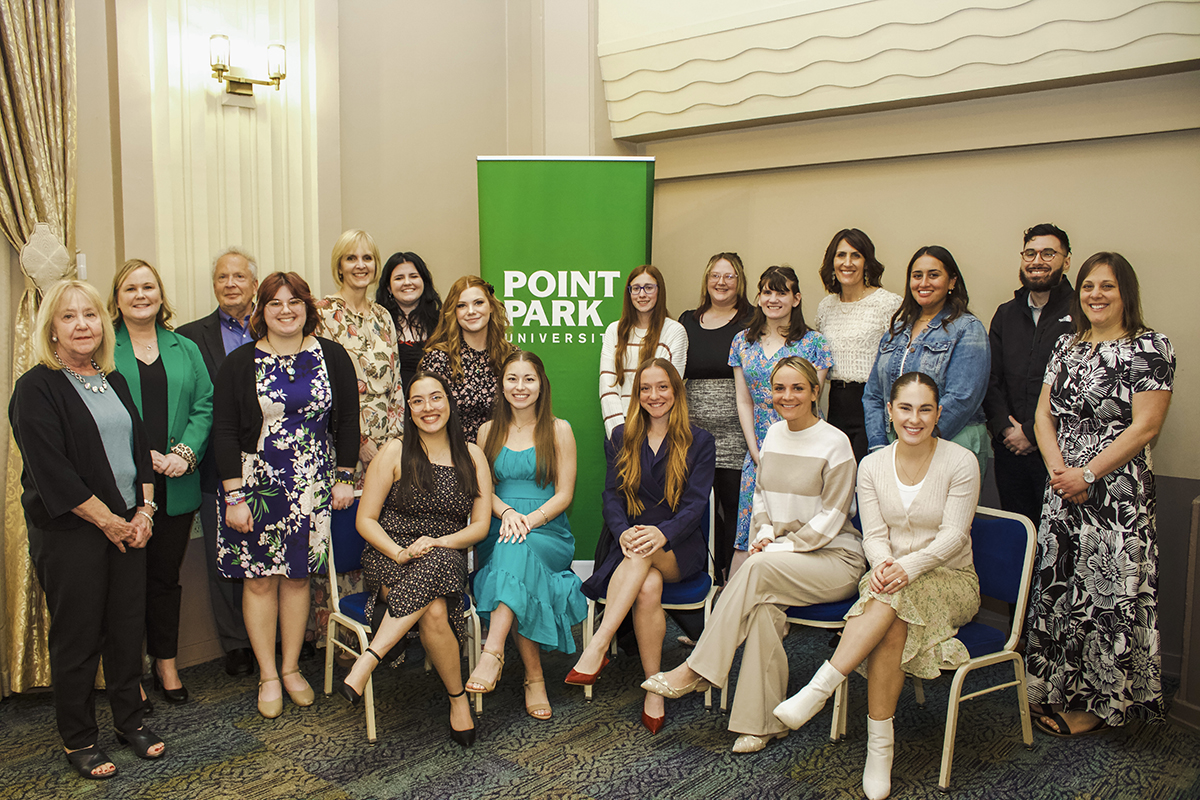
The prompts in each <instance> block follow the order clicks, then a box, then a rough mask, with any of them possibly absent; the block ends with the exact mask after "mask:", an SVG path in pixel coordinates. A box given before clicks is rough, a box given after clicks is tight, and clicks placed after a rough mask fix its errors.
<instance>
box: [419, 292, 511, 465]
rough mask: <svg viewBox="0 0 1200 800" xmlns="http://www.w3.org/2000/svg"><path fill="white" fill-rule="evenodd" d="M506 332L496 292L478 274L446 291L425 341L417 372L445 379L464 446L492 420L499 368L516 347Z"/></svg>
mask: <svg viewBox="0 0 1200 800" xmlns="http://www.w3.org/2000/svg"><path fill="white" fill-rule="evenodd" d="M507 332H508V314H507V313H506V312H505V311H504V304H503V303H501V302H500V301H499V300H497V299H496V290H495V288H494V287H493V286H492V285H491V284H490V283H488V282H487V281H485V280H483V279H482V278H480V277H478V276H477V275H464V276H463V277H461V278H459V279H458V280H456V281H455V282H454V283H453V284H452V285H451V286H450V291H448V292H446V299H445V301H444V302H443V303H442V314H441V319H440V320H439V321H438V326H437V330H435V331H434V332H433V335H432V336H430V337H429V339H428V341H426V342H425V355H423V356H421V366H420V369H421V371H422V372H436V373H438V374H439V375H442V376H444V377H445V378H446V379H447V380H448V381H449V389H450V393H451V394H452V395H453V396H454V402H455V404H456V405H457V406H458V416H459V419H460V421H461V422H462V426H463V433H464V434H465V435H466V437H467V441H468V442H474V441H475V439H476V437H477V436H478V435H479V426H480V425H482V424H483V423H485V422H487V421H488V420H489V419H491V418H492V407H493V406H494V405H495V403H496V387H497V384H498V377H499V375H500V367H501V365H502V364H503V363H504V359H506V358H508V356H509V354H510V353H512V351H513V350H515V349H516V348H515V347H513V345H512V344H511V343H510V342H509V341H508V339H507V338H506V337H505V334H506V333H507Z"/></svg>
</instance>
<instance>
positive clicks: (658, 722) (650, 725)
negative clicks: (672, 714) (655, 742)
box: [642, 710, 667, 733]
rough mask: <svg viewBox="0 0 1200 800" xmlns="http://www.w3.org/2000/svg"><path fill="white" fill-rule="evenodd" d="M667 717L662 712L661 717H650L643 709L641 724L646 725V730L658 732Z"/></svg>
mask: <svg viewBox="0 0 1200 800" xmlns="http://www.w3.org/2000/svg"><path fill="white" fill-rule="evenodd" d="M666 721H667V717H666V715H665V714H664V715H663V716H661V717H652V716H650V715H649V714H647V713H646V712H645V711H644V710H643V711H642V724H643V725H645V726H646V730H648V731H650V732H651V733H658V732H659V731H661V730H662V726H663V725H664V724H665V723H666Z"/></svg>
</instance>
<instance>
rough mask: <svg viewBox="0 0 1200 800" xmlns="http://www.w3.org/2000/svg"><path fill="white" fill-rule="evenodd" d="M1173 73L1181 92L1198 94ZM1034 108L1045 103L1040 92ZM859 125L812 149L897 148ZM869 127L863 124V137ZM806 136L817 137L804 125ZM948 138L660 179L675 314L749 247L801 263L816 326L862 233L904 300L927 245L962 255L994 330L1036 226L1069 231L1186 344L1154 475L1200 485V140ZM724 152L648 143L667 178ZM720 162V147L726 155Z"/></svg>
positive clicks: (734, 143) (1106, 103) (734, 145)
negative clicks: (845, 255) (1002, 143)
mask: <svg viewBox="0 0 1200 800" xmlns="http://www.w3.org/2000/svg"><path fill="white" fill-rule="evenodd" d="M1174 79H1175V80H1177V81H1178V83H1177V88H1186V87H1191V86H1194V85H1195V83H1194V81H1192V82H1191V83H1188V82H1185V81H1183V80H1182V79H1180V78H1179V76H1176V77H1175V78H1174ZM1093 88H1095V87H1093ZM1188 90H1189V91H1190V88H1189V89H1188ZM1068 91H1073V90H1068ZM1089 91H1091V90H1089ZM1123 95H1124V90H1123V89H1122V88H1121V87H1113V88H1112V90H1111V91H1110V92H1109V93H1108V96H1107V97H1106V96H1105V93H1104V92H1099V93H1094V95H1093V97H1094V100H1095V104H1094V107H1091V108H1090V109H1076V111H1077V112H1078V113H1088V111H1089V110H1090V112H1091V113H1094V114H1098V115H1113V116H1119V115H1121V114H1122V109H1121V108H1119V107H1114V105H1113V104H1112V103H1111V102H1110V101H1111V99H1112V98H1113V97H1121V96H1123ZM1197 100H1200V97H1198V96H1196V95H1193V94H1182V95H1179V96H1178V97H1177V101H1178V102H1180V103H1185V102H1191V103H1192V104H1195V103H1196V101H1197ZM1007 102H1010V103H1011V102H1013V99H1012V98H1008V99H1007ZM1027 102H1028V103H1029V104H1030V105H1031V106H1033V107H1037V106H1038V105H1039V101H1038V99H1037V98H1036V97H1030V98H1029V99H1028V101H1027ZM1013 111H1014V113H1018V112H1019V109H1018V108H1016V107H1014V108H1013ZM919 112H920V110H909V111H908V112H905V114H906V120H907V121H906V123H905V124H906V125H908V124H917V125H918V127H919V116H918V119H916V120H915V121H914V119H913V116H912V115H913V114H918V115H919ZM925 113H926V114H927V115H928V116H930V117H939V116H941V115H944V114H945V113H946V108H945V107H931V108H928V109H925ZM851 122H852V123H853V124H850V125H842V126H841V127H840V128H838V129H836V131H834V133H835V134H836V136H837V137H839V138H838V141H813V142H810V143H809V144H811V146H812V147H813V148H821V147H828V148H831V149H836V150H838V151H840V152H843V153H851V152H853V150H854V138H853V137H854V136H856V135H857V136H861V137H863V138H864V139H872V140H876V139H886V138H887V135H888V130H887V129H886V128H884V129H883V130H880V129H879V123H878V122H876V121H875V120H873V118H872V117H869V116H866V115H864V116H859V117H855V118H853V119H852V121H851ZM1067 122H1068V123H1069V124H1074V121H1073V120H1072V121H1067ZM819 124H820V123H809V125H810V126H816V125H819ZM855 124H856V125H857V126H859V127H860V128H861V130H859V131H857V132H856V131H855V130H854V126H855ZM1038 124H1039V125H1040V126H1041V127H1042V129H1043V135H1044V136H1046V137H1047V138H1053V136H1054V130H1053V129H1054V127H1055V125H1056V124H1057V123H1056V120H1055V117H1054V115H1053V114H1049V115H1044V116H1043V115H1039V116H1038ZM793 127H794V128H803V127H804V125H803V124H798V125H797V126H793ZM795 135H796V136H803V135H804V133H803V131H802V130H796V131H795ZM946 136H949V134H946V135H942V134H940V133H939V131H938V129H937V127H936V126H933V125H931V126H930V127H929V128H928V130H927V136H926V146H927V148H928V149H929V150H930V151H932V152H931V154H930V155H924V156H905V157H899V158H878V159H871V160H864V161H855V160H846V161H842V162H839V163H824V164H812V165H807V166H800V167H787V168H778V169H768V170H762V171H754V172H749V173H733V174H726V175H721V176H712V177H704V178H691V179H678V180H663V181H659V182H658V184H657V186H656V191H655V208H654V212H655V213H654V260H655V263H656V264H657V265H658V266H659V268H660V269H662V270H663V272H664V274H665V276H666V277H667V280H668V281H669V282H670V285H671V288H672V291H671V297H672V303H671V306H672V309H671V310H672V311H673V312H675V313H678V312H679V311H682V310H684V309H685V308H690V307H694V305H695V302H696V296H697V294H698V280H699V278H698V276H699V272H700V270H701V269H702V268H703V266H704V264H705V263H706V262H707V260H708V257H709V256H710V255H711V254H712V253H714V252H718V251H721V250H734V251H736V252H738V253H739V254H741V256H742V258H743V259H744V260H745V263H746V265H747V269H748V271H749V272H751V273H752V274H753V275H754V276H757V275H758V274H759V273H760V272H761V271H762V270H763V269H764V268H766V267H767V266H770V265H771V264H776V263H788V264H790V265H792V266H793V267H795V268H796V271H797V272H798V273H799V275H800V279H801V284H802V286H801V288H802V290H803V291H804V294H805V309H806V311H807V312H808V314H809V318H810V319H811V318H812V316H813V315H814V314H815V311H816V304H817V302H818V301H819V300H820V298H821V297H822V296H824V290H823V288H822V287H821V283H820V280H819V279H818V277H817V269H818V267H819V266H820V260H821V257H822V255H823V253H824V248H825V246H826V245H827V244H828V238H829V237H830V236H831V235H833V233H834V232H836V231H837V230H838V229H840V228H843V227H851V226H853V227H859V228H862V229H863V230H865V231H867V232H868V233H869V234H870V235H871V237H872V239H873V240H874V242H875V243H876V246H877V248H878V250H879V255H880V258H881V260H882V261H883V263H884V264H885V265H886V266H887V268H888V269H887V272H886V273H885V275H884V285H885V286H887V287H888V288H889V289H892V290H893V291H897V292H900V291H902V290H903V282H904V270H905V267H906V265H907V263H908V259H909V257H910V256H911V255H912V253H913V252H914V251H915V250H916V248H917V247H920V246H921V245H925V244H933V243H937V244H942V245H945V246H946V247H948V248H949V249H950V251H951V252H952V253H954V255H955V257H956V259H957V260H958V261H959V264H960V265H961V267H962V268H963V270H964V273H965V276H966V279H967V284H968V287H969V289H970V293H971V301H972V302H971V306H972V309H973V310H974V312H975V314H976V315H977V316H979V317H980V318H981V319H983V320H984V322H985V324H986V323H987V322H988V321H990V319H991V316H992V313H993V312H994V310H995V308H996V306H997V305H998V304H999V303H1001V302H1003V301H1004V300H1006V299H1009V298H1011V296H1012V291H1013V290H1014V289H1015V288H1016V287H1017V286H1018V282H1017V267H1018V258H1017V256H1016V253H1017V251H1018V250H1019V249H1020V246H1021V232H1022V231H1023V230H1024V229H1025V228H1027V227H1029V226H1030V225H1032V224H1034V223H1037V222H1044V221H1050V222H1055V223H1057V224H1058V225H1060V226H1061V227H1062V228H1063V229H1064V230H1066V231H1067V233H1068V234H1069V235H1070V236H1071V243H1072V247H1073V249H1074V266H1075V267H1076V268H1078V267H1079V266H1080V265H1081V264H1082V263H1083V261H1084V259H1086V258H1087V256H1088V255H1090V254H1091V253H1094V252H1096V251H1099V250H1117V251H1119V252H1121V253H1123V254H1124V255H1125V256H1126V257H1128V258H1129V260H1130V262H1131V263H1132V264H1133V265H1134V267H1135V269H1137V271H1138V275H1139V278H1140V281H1141V285H1142V293H1143V306H1144V309H1145V313H1146V318H1147V319H1148V320H1149V322H1150V324H1151V325H1152V326H1154V327H1155V328H1157V329H1158V330H1161V331H1163V332H1164V333H1166V334H1167V335H1169V336H1170V337H1171V339H1172V341H1173V343H1174V344H1175V347H1176V351H1177V354H1178V358H1179V370H1178V373H1177V379H1176V395H1175V403H1174V405H1173V407H1172V409H1171V413H1170V416H1169V417H1168V420H1167V425H1166V428H1165V429H1164V432H1163V435H1162V436H1160V438H1159V441H1158V444H1157V447H1156V449H1155V451H1154V459H1155V468H1156V471H1157V472H1159V473H1160V474H1163V475H1172V476H1177V477H1185V478H1193V479H1195V478H1200V460H1198V459H1197V458H1196V456H1195V449H1194V446H1193V444H1194V443H1195V442H1196V441H1197V440H1200V415H1198V414H1197V413H1196V412H1197V410H1198V408H1197V402H1196V400H1195V398H1196V397H1198V396H1200V352H1197V350H1196V348H1195V347H1194V343H1195V342H1197V341H1200V316H1198V315H1197V314H1196V313H1195V311H1194V308H1193V303H1192V302H1191V298H1190V296H1189V295H1190V293H1189V292H1186V291H1180V288H1181V286H1183V285H1186V284H1187V279H1186V277H1184V276H1186V275H1187V274H1188V269H1189V266H1188V265H1189V264H1190V261H1191V258H1190V256H1189V255H1188V254H1190V253H1196V252H1200V229H1198V228H1197V226H1196V225H1195V214H1196V209H1197V208H1200V157H1198V154H1200V131H1198V130H1197V129H1195V128H1193V129H1191V130H1183V131H1172V132H1166V133H1159V134H1143V135H1135V136H1124V137H1115V138H1106V139H1099V140H1092V141H1078V142H1060V143H1053V144H1044V145H1022V146H1017V147H992V148H987V149H980V150H967V151H964V152H937V151H938V150H939V149H941V148H940V145H941V144H942V142H941V141H940V140H941V139H943V138H946ZM779 138H780V132H779V131H778V130H760V131H746V132H741V133H740V134H738V135H737V136H736V137H733V138H730V139H728V140H726V143H727V144H728V146H729V147H730V148H731V149H732V150H736V151H737V152H735V153H732V155H730V152H729V151H726V155H728V156H729V157H731V158H733V159H734V160H735V161H736V160H737V159H738V157H739V156H738V155H737V153H739V152H740V153H753V152H754V150H755V147H756V140H761V141H763V142H771V141H774V140H777V139H779ZM712 147H713V144H712V141H711V140H710V138H709V137H703V136H702V137H694V138H693V139H691V140H686V139H680V140H675V141H673V142H669V143H662V144H649V145H646V146H645V148H644V149H645V152H646V153H647V154H648V155H656V156H658V158H659V159H660V161H661V162H663V163H661V164H660V168H661V169H660V174H661V172H670V171H671V169H672V168H673V167H672V163H675V164H678V163H680V162H684V161H686V160H687V159H688V158H689V153H690V151H691V150H694V149H696V148H712ZM717 149H718V150H720V148H717ZM719 156H720V154H719V153H714V160H715V159H716V158H719ZM845 157H846V158H847V159H849V158H851V156H849V155H847V156H845ZM675 287H680V288H679V289H676V288H675Z"/></svg>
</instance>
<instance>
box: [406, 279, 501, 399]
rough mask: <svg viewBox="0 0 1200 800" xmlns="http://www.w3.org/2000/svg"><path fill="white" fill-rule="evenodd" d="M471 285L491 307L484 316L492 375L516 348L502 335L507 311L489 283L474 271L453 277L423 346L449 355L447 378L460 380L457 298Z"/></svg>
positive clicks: (460, 363) (459, 331)
mask: <svg viewBox="0 0 1200 800" xmlns="http://www.w3.org/2000/svg"><path fill="white" fill-rule="evenodd" d="M471 287H475V288H477V289H480V290H482V291H483V296H484V297H486V298H487V301H488V305H489V306H490V308H491V313H490V315H489V317H488V327H487V355H488V361H489V362H490V363H491V366H492V372H494V373H496V375H501V374H503V373H501V372H500V370H501V368H502V366H503V365H504V360H505V359H506V358H508V356H509V355H510V354H511V353H512V352H513V350H516V348H515V347H513V345H512V343H511V342H509V341H508V339H506V338H504V337H505V334H506V333H507V332H508V314H507V313H505V311H504V304H503V303H501V302H500V301H499V300H497V299H496V290H495V289H494V288H493V286H492V285H491V284H490V283H488V282H487V281H485V280H484V279H483V278H480V277H479V276H478V275H464V276H462V277H461V278H459V279H458V280H456V281H455V282H454V283H453V285H451V286H450V291H448V292H446V299H445V301H444V302H443V303H442V313H441V316H440V318H439V319H438V324H437V328H436V329H435V330H434V331H433V333H432V334H431V335H430V337H429V340H428V341H427V342H425V350H426V351H429V350H441V351H442V352H444V353H446V355H448V356H450V374H449V375H447V376H446V377H447V378H450V379H451V380H455V381H457V380H462V375H463V371H462V348H463V340H462V330H461V329H460V328H459V327H458V310H457V308H456V306H457V305H458V299H459V298H460V297H462V293H463V292H465V291H466V290H467V289H470V288H471Z"/></svg>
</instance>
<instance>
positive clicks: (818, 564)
mask: <svg viewBox="0 0 1200 800" xmlns="http://www.w3.org/2000/svg"><path fill="white" fill-rule="evenodd" d="M819 386H820V381H818V380H817V370H816V368H815V367H813V365H812V364H810V363H808V362H807V361H805V360H804V359H802V358H799V357H797V356H788V357H787V358H785V359H783V360H782V361H780V362H779V363H778V364H776V365H775V369H774V370H772V372H771V400H772V402H773V403H774V406H775V410H776V412H778V414H779V416H780V417H782V420H781V421H780V422H776V423H775V424H774V425H772V426H771V427H770V428H769V429H768V430H767V435H766V437H764V438H763V444H762V469H761V470H760V471H759V475H758V481H757V482H756V483H755V485H754V510H753V522H752V523H751V526H752V533H753V535H754V542H753V544H752V545H751V548H750V556H749V558H747V559H746V563H745V564H744V565H743V566H742V568H741V569H739V570H738V571H737V574H736V575H734V577H733V578H732V579H731V580H730V581H729V583H728V584H727V585H726V586H725V590H724V591H723V592H722V593H721V599H720V601H719V602H718V603H717V607H716V609H715V610H714V611H713V614H712V617H711V618H710V619H709V621H708V625H707V626H705V629H704V634H703V635H702V636H701V637H700V641H699V642H697V643H696V649H695V651H693V652H692V654H691V655H690V656H689V657H688V659H687V660H686V661H684V662H683V664H681V665H679V666H678V667H676V668H675V669H674V670H672V671H671V672H666V673H663V672H660V673H658V674H657V675H655V676H654V677H652V678H650V679H649V680H647V681H646V682H645V683H643V684H642V688H643V689H645V690H647V691H650V692H654V693H655V694H661V695H662V696H663V697H668V698H676V697H682V696H683V695H685V694H688V693H689V692H694V691H704V690H705V689H707V688H708V687H709V685H710V684H712V685H715V686H720V687H722V688H723V689H725V690H726V691H728V687H729V684H728V683H727V681H728V678H729V671H730V669H731V668H732V666H733V659H734V656H735V655H736V654H737V649H738V645H740V644H741V643H742V641H743V640H744V641H745V642H746V647H745V649H744V650H743V654H742V667H741V671H740V672H739V673H738V689H737V694H735V695H734V698H733V709H732V711H731V713H730V715H729V730H731V731H733V732H735V733H738V734H740V735H739V736H738V737H737V740H736V741H735V742H734V744H733V752H735V753H754V752H757V751H759V750H762V749H763V748H764V747H766V746H767V743H768V742H769V741H770V740H771V739H776V738H782V737H783V736H786V735H787V728H785V727H784V725H783V723H782V722H780V721H779V720H778V719H776V717H775V715H774V714H773V713H772V711H773V709H774V708H775V706H776V705H778V704H779V703H780V701H782V700H783V699H784V697H786V696H787V680H788V662H787V653H786V652H785V651H784V649H783V634H784V632H785V631H786V630H787V624H786V620H785V619H784V615H785V613H786V611H787V609H788V608H789V607H791V606H811V605H816V604H818V603H832V602H835V601H838V600H845V599H846V598H848V597H854V596H855V594H857V592H858V580H859V578H861V577H862V574H863V572H864V571H866V568H867V561H866V559H865V558H864V557H863V548H862V536H861V535H860V534H859V532H858V531H856V530H855V529H854V526H853V525H851V524H850V508H851V506H852V505H853V503H854V475H855V464H854V451H853V449H852V448H851V446H850V440H849V439H847V438H846V434H844V433H842V432H841V431H840V430H838V429H837V428H835V427H833V426H832V425H830V424H829V423H828V422H825V421H824V420H822V419H821V418H820V417H818V416H817V397H818V396H819V394H820V390H819V389H818V387H819Z"/></svg>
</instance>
